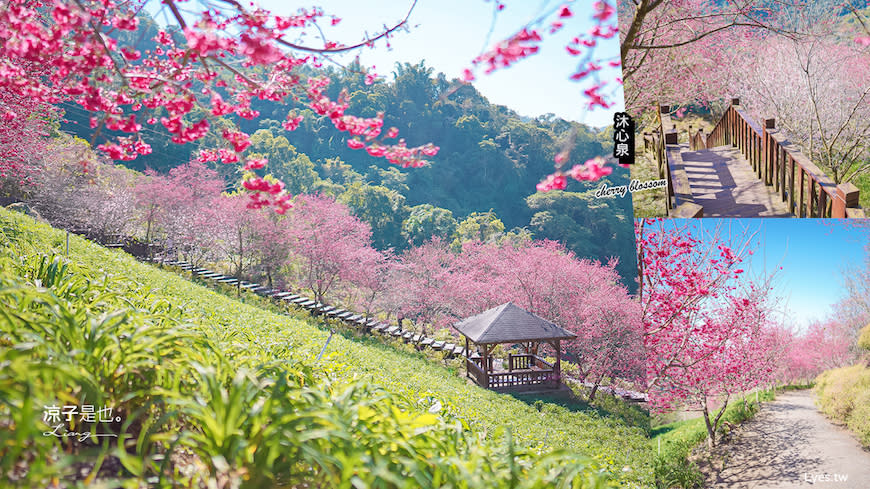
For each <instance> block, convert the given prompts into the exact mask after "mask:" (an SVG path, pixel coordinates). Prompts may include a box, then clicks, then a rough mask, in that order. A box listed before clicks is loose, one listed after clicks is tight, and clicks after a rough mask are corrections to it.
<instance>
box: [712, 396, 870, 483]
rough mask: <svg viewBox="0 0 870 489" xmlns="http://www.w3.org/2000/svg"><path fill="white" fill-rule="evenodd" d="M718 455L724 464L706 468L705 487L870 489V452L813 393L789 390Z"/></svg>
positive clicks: (718, 463)
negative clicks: (818, 405) (829, 415)
mask: <svg viewBox="0 0 870 489" xmlns="http://www.w3.org/2000/svg"><path fill="white" fill-rule="evenodd" d="M717 454H718V455H721V456H723V457H722V458H723V459H724V463H722V462H717V463H716V464H715V465H716V467H715V468H713V467H705V468H704V471H705V473H706V475H707V484H706V487H710V488H716V489H755V488H778V489H780V488H781V489H786V488H810V487H815V488H822V487H824V488H831V489H867V488H870V452H868V451H866V450H864V449H862V448H861V445H860V444H859V443H858V441H857V440H855V438H854V437H853V436H852V435H851V434H849V432H847V431H845V430H844V429H843V428H840V427H838V426H836V425H834V424H833V423H831V422H830V421H828V420H827V419H826V418H825V417H824V415H823V414H821V413H820V412H819V411H818V410H817V409H816V406H815V395H814V394H813V393H812V392H811V391H796V392H786V393H783V394H780V395H778V396H777V399H776V401H773V402H769V403H765V404H763V405H762V408H761V412H759V413H758V414H757V415H756V416H755V418H754V419H752V420H750V421H749V422H747V423H746V424H745V425H744V426H743V427H741V428H740V430H739V431H738V433H737V435H736V437H735V440H734V441H733V442H731V443H729V444H726V445H723V446H722V447H720V448H718V449H717ZM844 476H845V477H846V480H845V481H843V480H842V479H843V478H844Z"/></svg>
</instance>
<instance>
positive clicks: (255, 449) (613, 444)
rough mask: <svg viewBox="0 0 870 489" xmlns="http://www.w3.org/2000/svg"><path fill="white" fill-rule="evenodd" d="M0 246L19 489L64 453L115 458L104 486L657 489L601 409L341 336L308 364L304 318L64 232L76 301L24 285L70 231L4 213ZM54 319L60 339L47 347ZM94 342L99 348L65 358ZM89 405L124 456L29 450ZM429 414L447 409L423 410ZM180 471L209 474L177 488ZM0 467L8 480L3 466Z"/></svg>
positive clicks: (51, 471)
mask: <svg viewBox="0 0 870 489" xmlns="http://www.w3.org/2000/svg"><path fill="white" fill-rule="evenodd" d="M0 233H2V234H0V244H6V245H7V246H6V247H5V248H4V249H3V250H2V253H0V255H5V256H3V257H2V259H3V260H4V261H3V279H4V284H3V288H2V290H3V293H4V294H5V295H3V296H2V298H3V299H4V300H5V302H3V303H2V304H3V307H4V308H6V311H5V312H8V310H12V309H17V308H19V306H20V304H25V305H26V307H24V308H23V310H24V311H25V312H26V314H25V315H24V316H23V317H18V316H15V315H12V316H6V317H5V319H4V318H2V317H0V324H2V325H3V328H0V334H2V335H3V336H2V337H0V355H2V357H0V362H6V363H4V365H8V366H10V367H9V368H8V369H5V370H4V374H3V375H2V376H0V424H4V425H5V426H4V428H11V429H8V430H4V431H3V433H4V436H3V437H0V454H2V455H3V457H2V458H3V459H4V460H7V461H12V463H14V462H15V461H16V460H20V459H21V458H22V457H24V458H27V459H29V460H31V464H32V467H31V470H30V472H29V473H28V474H27V476H26V478H25V479H21V480H23V481H24V482H21V483H20V485H23V486H28V485H33V483H34V482H40V483H42V482H44V479H40V478H39V477H41V476H42V477H56V476H57V475H58V474H67V473H72V472H71V471H75V470H76V468H77V467H78V466H77V465H76V463H78V462H80V461H81V458H76V457H84V460H89V461H95V462H97V464H96V465H97V467H95V468H94V470H93V472H94V473H97V472H98V470H96V469H97V468H98V467H99V464H100V463H103V462H105V461H106V460H109V459H110V458H111V457H116V458H117V459H119V460H120V462H121V463H122V464H123V470H120V472H119V469H113V470H114V472H113V474H114V473H121V474H122V475H123V477H126V478H132V479H131V480H136V481H149V484H151V483H155V484H157V485H171V484H173V482H172V481H175V480H180V479H184V477H188V478H190V477H197V476H204V477H211V478H212V479H213V480H240V481H242V483H243V484H249V485H250V486H251V487H256V486H257V484H265V483H268V484H272V485H287V484H289V483H290V482H293V483H298V482H299V481H302V482H303V483H307V484H311V485H313V486H321V485H322V484H326V485H327V486H330V487H333V486H334V487H344V486H347V485H348V484H350V481H352V480H358V482H360V483H365V484H374V486H373V487H404V486H406V485H407V486H411V487H413V486H415V485H417V486H419V485H421V484H422V485H432V484H435V482H434V481H440V482H438V483H437V484H440V485H445V487H509V486H510V487H513V485H512V484H515V483H518V482H522V484H523V485H522V486H521V487H550V486H551V484H554V483H555V482H554V481H555V480H558V481H560V482H561V483H563V484H569V483H571V481H574V483H575V484H574V485H573V486H572V485H566V486H565V487H593V486H594V484H597V483H600V480H603V479H600V477H599V475H602V474H603V475H610V476H611V477H612V478H613V479H615V481H616V483H617V484H619V485H621V486H624V487H649V486H650V485H651V484H652V464H651V463H650V460H651V453H650V451H649V443H648V439H647V438H646V429H645V428H644V427H643V426H637V425H638V424H642V422H640V421H636V422H631V423H629V422H626V421H625V419H626V415H625V414H619V413H616V414H611V413H615V412H616V411H617V409H616V408H615V407H613V406H611V407H609V408H608V407H598V408H591V409H572V408H571V407H570V406H560V405H558V404H556V403H551V402H546V401H545V402H544V403H543V405H544V408H543V409H541V410H540V411H539V410H538V409H537V408H536V407H535V406H534V405H533V404H529V403H528V402H524V401H522V400H519V399H515V398H513V397H511V396H509V395H504V394H496V393H493V392H490V391H487V390H484V389H480V388H477V387H475V386H472V385H469V384H468V383H467V382H466V380H465V379H464V377H462V376H460V375H457V373H458V372H457V371H456V368H447V367H445V366H442V365H439V364H437V363H435V362H432V361H430V360H428V359H426V358H425V357H423V356H421V355H420V354H419V353H417V352H410V351H402V350H401V349H397V348H394V347H393V346H391V345H388V344H383V343H380V342H378V341H375V340H373V339H368V338H357V337H355V335H354V334H352V333H351V332H347V331H345V332H343V333H342V334H339V335H336V336H334V337H333V338H332V340H331V342H330V343H329V346H328V348H327V350H326V354H325V356H324V357H323V359H322V360H321V361H320V362H319V363H317V362H315V360H314V359H315V357H316V355H317V353H318V352H319V351H320V350H321V348H322V347H323V345H324V342H325V341H326V338H327V336H328V326H327V325H324V324H321V323H320V322H318V321H317V320H316V319H314V318H310V317H304V316H296V317H293V316H288V315H283V314H278V313H276V311H275V310H269V309H274V308H272V307H271V306H270V307H263V306H266V305H265V304H262V303H260V301H261V299H259V298H257V297H254V296H244V297H243V300H244V301H246V302H249V303H244V302H241V301H240V300H236V299H234V298H232V297H228V296H226V295H223V294H221V293H219V292H216V291H213V290H209V289H208V288H205V287H202V286H199V285H196V284H193V283H191V282H190V281H188V280H185V279H184V278H182V277H180V276H178V275H177V274H174V273H171V272H168V271H163V270H159V269H157V268H155V267H151V266H148V265H144V264H141V263H138V262H137V261H136V260H134V259H133V258H132V257H130V256H128V255H126V254H124V253H122V252H120V251H117V250H107V249H104V248H101V247H99V246H97V245H94V244H92V243H89V242H87V241H85V240H83V239H79V238H77V237H75V236H73V237H72V238H71V239H70V256H69V258H68V259H69V264H68V268H69V270H71V271H69V272H67V273H66V274H62V275H63V276H64V277H67V278H65V279H64V280H68V281H69V284H73V285H70V286H69V287H70V289H71V290H66V291H65V292H64V291H62V290H61V288H63V287H66V286H67V282H58V283H57V284H54V285H51V284H50V283H46V282H45V281H42V280H41V279H40V282H38V284H39V285H41V286H42V287H36V285H37V281H36V280H37V277H38V276H41V275H40V274H43V275H46V274H47V272H40V264H42V265H43V268H50V266H48V267H46V266H45V263H46V262H44V261H42V260H43V258H42V256H43V255H53V254H60V253H63V244H64V238H65V235H64V234H63V233H61V232H60V231H57V230H52V229H50V228H49V227H48V226H46V225H43V224H38V223H36V222H34V221H33V220H32V219H30V218H28V217H25V216H21V215H18V214H16V213H12V212H9V211H6V210H0ZM62 263H63V261H59V262H57V263H55V264H54V265H55V268H54V269H55V270H57V269H59V267H60V264H62ZM48 275H50V274H48ZM48 275H46V277H47V276H48ZM75 284H78V285H75ZM46 286H47V287H46ZM64 294H66V295H64ZM13 304H14V306H13ZM56 311H61V312H56ZM113 318H114V319H113ZM64 321H66V323H68V328H69V331H68V332H67V333H66V335H67V336H65V337H63V338H66V339H64V340H63V341H59V340H55V339H53V338H55V337H56V336H57V335H56V334H55V333H56V329H57V328H59V326H58V323H62V322H64ZM37 326H38V327H37ZM25 331H26V334H25V333H24V332H25ZM89 332H91V333H93V335H95V336H97V337H99V338H100V342H101V343H99V344H100V345H101V346H100V347H99V348H96V347H94V348H92V346H87V348H85V347H84V346H83V347H82V348H78V349H71V348H72V345H73V343H75V341H79V339H80V338H82V337H84V338H88V334H90V333H89ZM74 338H78V339H75V340H74ZM131 338H136V339H137V340H138V339H141V341H140V342H137V343H132V339H131ZM89 341H90V340H87V341H85V340H81V343H82V345H90V343H89ZM34 345H37V346H34ZM137 345H138V346H137ZM48 359H52V361H51V362H49V361H48ZM61 359H63V361H60V360H61ZM109 359H111V362H109ZM64 362H66V363H64ZM112 362H114V363H112ZM61 365H63V366H64V367H63V368H61V367H60V366H61ZM110 367H111V368H110ZM6 372H8V373H11V375H7V374H6ZM16 374H20V375H16ZM22 379H24V380H22ZM71 386H72V387H71ZM37 394H38V395H37ZM52 396H53V397H52ZM31 398H32V399H31ZM83 398H84V399H87V400H88V401H89V402H90V401H91V400H93V402H94V403H100V402H111V403H114V404H115V405H116V407H117V408H118V410H119V412H121V413H123V415H124V416H125V421H123V422H122V423H124V426H122V427H117V426H116V427H114V428H123V429H124V430H126V432H127V433H128V434H130V436H131V438H130V439H128V440H127V442H126V444H125V446H126V449H124V450H122V449H120V448H119V447H112V446H108V445H104V446H101V447H90V448H88V449H87V450H84V449H82V450H83V451H82V453H78V452H77V450H79V448H78V447H74V446H72V445H70V443H69V441H68V440H67V441H64V442H63V443H61V442H58V441H56V440H54V439H52V438H45V437H39V436H37V433H36V430H38V429H39V419H38V418H40V417H41V416H42V410H41V408H40V409H36V408H35V407H36V406H40V404H39V403H40V402H52V399H59V400H60V402H74V401H76V400H78V402H81V400H82V399H83ZM28 399H30V400H28ZM342 399H345V401H342V402H343V404H342V402H339V401H340V400H342ZM436 404H440V405H441V406H442V407H441V409H440V410H438V411H436V415H430V414H428V411H429V409H430V407H432V406H434V405H436ZM300 416H302V418H304V419H303V420H300V419H297V418H299V417H300ZM634 416H635V417H637V415H634ZM210 419H217V420H220V421H221V422H219V423H217V424H215V423H213V422H208V420H210ZM300 423H301V424H300ZM30 425H32V426H31V427H30V428H27V429H25V427H26V426H30ZM294 426H295V428H293V427H294ZM28 430H29V431H28ZM305 440H307V441H305ZM294 443H296V445H294ZM300 447H301V448H300ZM60 450H65V451H66V452H69V453H71V457H72V458H70V457H60V456H58V453H59V451H60ZM300 450H301V451H300ZM587 456H588V457H589V458H588V459H587V458H586V457H587ZM191 460H192V461H191ZM484 460H485V461H486V462H484ZM184 461H188V462H190V463H188V464H187V465H188V466H194V467H196V466H198V465H197V464H199V465H200V466H204V468H205V470H202V468H200V469H199V470H193V472H194V475H190V474H183V473H182V474H180V473H178V471H179V467H184V466H185V464H184V463H183V462H184ZM373 464H374V465H373ZM372 467H374V468H372ZM363 468H372V469H371V470H368V469H367V471H365V472H363ZM0 470H2V471H4V472H5V475H6V476H7V479H13V477H11V475H15V474H14V470H15V468H14V467H13V466H8V465H4V466H0ZM106 470H108V469H106ZM106 470H104V471H103V472H106ZM171 470H175V473H169V472H168V471H171ZM469 471H471V472H469ZM572 471H573V472H572ZM103 472H99V473H100V477H103V475H104V474H103ZM203 474H204V475H203ZM2 475H3V474H2V473H0V476H2ZM572 475H573V476H576V477H573V476H572ZM18 476H20V474H19V475H18ZM18 476H16V477H18ZM221 478H223V479H221ZM354 478H356V479H354ZM433 478H434V479H433ZM511 481H513V482H511ZM596 481H598V482H596ZM437 484H436V485H437Z"/></svg>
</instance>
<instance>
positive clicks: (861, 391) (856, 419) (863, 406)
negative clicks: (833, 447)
mask: <svg viewBox="0 0 870 489" xmlns="http://www.w3.org/2000/svg"><path fill="white" fill-rule="evenodd" d="M815 391H816V394H817V395H818V404H819V408H820V409H821V411H822V412H823V413H825V415H827V416H828V417H830V418H832V419H834V420H835V421H837V422H839V423H841V424H843V425H845V426H846V427H847V428H848V429H849V430H850V431H852V432H853V433H855V435H856V436H857V437H858V441H860V442H861V444H862V445H864V446H865V447H868V448H870V367H868V366H866V365H863V364H857V365H852V366H851V367H842V368H836V369H833V370H828V371H826V372H823V373H822V374H821V375H819V376H818V377H817V378H816V387H815Z"/></svg>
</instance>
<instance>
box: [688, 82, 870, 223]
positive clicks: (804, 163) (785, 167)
mask: <svg viewBox="0 0 870 489" xmlns="http://www.w3.org/2000/svg"><path fill="white" fill-rule="evenodd" d="M689 140H690V145H691V146H692V149H693V150H697V149H703V148H705V147H706V148H707V149H709V148H715V147H717V146H726V145H731V146H735V147H737V148H738V149H739V150H740V152H741V153H742V154H743V157H744V158H746V160H747V161H748V162H749V163H750V164H751V165H752V169H753V171H754V172H755V175H756V176H757V177H758V178H759V179H760V180H761V181H762V182H764V184H765V185H768V186H772V187H773V190H774V191H775V192H776V193H777V194H779V196H780V198H781V199H782V201H783V202H788V209H789V212H790V213H791V214H792V215H794V216H796V217H834V218H842V217H864V211H863V210H862V209H861V208H860V207H859V204H858V198H859V192H858V188H857V187H855V186H854V185H853V184H851V183H841V184H839V185H837V184H836V183H835V182H834V181H833V180H832V179H831V178H830V177H828V176H827V175H826V174H825V173H824V172H823V171H822V170H821V169H820V168H819V167H818V166H816V165H815V164H814V163H813V162H812V161H810V159H809V158H808V157H807V156H806V155H805V154H803V153H802V152H801V151H800V149H799V148H798V147H797V146H796V145H795V144H793V143H791V142H790V141H789V140H788V139H787V138H786V136H785V134H784V133H783V132H782V131H781V130H779V129H776V120H775V119H765V120H764V124H763V127H762V125H759V124H758V123H756V122H755V121H754V120H752V118H751V117H750V116H749V115H748V114H747V113H746V112H745V111H744V110H743V109H742V108H741V107H740V99H739V98H733V99H731V104H730V105H729V106H728V109H726V110H725V113H724V114H722V117H721V118H720V119H719V121H718V122H717V123H716V126H715V127H714V128H713V130H712V131H711V132H710V134H709V136H706V137H703V133H702V131H700V130H699V131H698V132H697V133H692V132H691V130H690V134H689ZM702 142H703V146H702V145H701V144H702Z"/></svg>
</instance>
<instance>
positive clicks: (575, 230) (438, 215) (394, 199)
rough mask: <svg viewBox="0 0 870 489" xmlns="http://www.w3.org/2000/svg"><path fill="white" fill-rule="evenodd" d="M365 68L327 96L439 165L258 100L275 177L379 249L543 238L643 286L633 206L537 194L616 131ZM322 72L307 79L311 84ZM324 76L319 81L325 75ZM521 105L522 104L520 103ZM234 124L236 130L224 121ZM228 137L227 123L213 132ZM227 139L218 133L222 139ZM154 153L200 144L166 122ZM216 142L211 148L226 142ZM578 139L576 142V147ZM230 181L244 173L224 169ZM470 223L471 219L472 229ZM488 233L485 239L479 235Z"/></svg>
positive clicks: (263, 142)
mask: <svg viewBox="0 0 870 489" xmlns="http://www.w3.org/2000/svg"><path fill="white" fill-rule="evenodd" d="M358 68H359V67H358V66H353V65H351V66H349V67H348V68H347V69H345V70H336V69H327V70H325V73H326V74H327V75H328V76H329V77H330V78H331V80H332V82H331V83H330V86H329V90H328V92H329V93H328V95H329V96H330V97H331V98H333V99H336V98H338V96H339V94H340V93H341V92H342V91H346V93H347V99H348V101H349V104H350V107H349V109H348V112H349V113H353V114H355V115H359V116H363V117H373V116H375V115H376V114H377V113H378V112H383V113H384V114H385V123H384V127H385V128H389V127H396V128H398V129H399V135H400V137H403V138H405V139H406V140H407V143H408V145H409V146H415V145H419V144H425V143H427V142H432V143H434V144H436V145H438V146H440V148H441V149H440V151H439V153H438V155H437V156H436V157H434V158H432V164H431V165H429V166H427V167H423V168H409V169H403V168H398V167H395V166H391V165H389V164H388V163H386V162H385V161H384V160H383V159H379V158H373V157H371V156H369V155H368V154H367V153H366V152H365V151H362V150H353V149H350V148H349V147H348V146H347V139H346V134H343V133H340V132H338V131H336V130H335V128H334V127H332V124H331V122H330V121H329V119H328V118H326V117H317V116H316V115H315V114H313V113H312V112H311V110H310V109H307V108H304V107H303V106H302V105H301V104H299V105H298V106H296V107H293V106H285V105H279V104H276V103H273V102H269V101H263V100H255V101H254V102H252V104H251V108H252V109H253V110H255V111H257V112H259V117H256V118H253V119H251V120H245V119H238V120H236V121H235V122H237V123H238V124H240V126H241V128H242V129H243V130H244V131H247V132H249V133H252V134H253V137H252V138H251V140H252V143H253V144H252V146H251V149H250V150H249V151H252V152H255V153H260V154H262V155H263V156H265V157H266V158H268V160H269V164H268V166H267V167H266V169H265V172H268V173H271V174H273V175H275V176H277V177H279V178H281V179H282V180H283V181H284V182H285V183H286V184H287V187H288V189H289V190H290V191H291V192H293V193H313V192H321V193H326V194H331V195H334V196H336V197H337V198H338V199H339V200H341V201H342V202H344V203H346V204H347V205H349V206H350V207H351V208H352V209H353V211H354V212H355V213H356V214H357V215H358V216H359V217H361V218H363V219H365V220H366V221H368V222H369V223H370V224H371V226H372V228H373V234H374V242H375V244H376V245H377V246H378V247H380V248H382V249H383V248H388V247H392V248H395V249H399V250H400V249H403V248H405V247H407V245H408V242H409V241H411V242H414V243H420V242H422V241H424V240H426V239H429V238H430V237H431V236H432V235H433V234H434V235H440V236H442V237H444V238H447V239H450V240H454V241H456V242H457V244H458V243H461V242H462V241H463V240H467V239H475V238H477V239H480V238H483V239H490V240H491V239H500V238H501V237H503V236H506V235H507V236H514V237H516V236H520V237H522V236H530V235H532V236H534V237H535V238H538V239H545V238H548V239H554V240H558V241H560V242H562V243H564V244H565V245H566V246H567V247H568V248H570V249H571V250H573V251H574V252H575V253H577V254H578V255H579V256H581V257H588V258H594V259H598V260H601V261H606V260H607V259H608V258H610V257H613V256H618V257H621V262H622V263H621V264H620V266H619V270H620V273H621V274H622V276H623V278H624V280H625V282H626V284H627V285H629V286H633V285H634V274H635V270H634V264H633V263H629V262H628V261H629V260H631V258H632V257H633V253H632V250H633V229H632V223H631V200H630V198H628V197H626V198H616V199H596V198H595V197H594V195H593V194H594V189H595V188H597V187H598V186H600V184H601V181H599V182H592V183H585V184H584V183H579V182H575V181H573V180H572V181H570V182H569V185H568V189H567V191H565V192H560V191H551V192H548V193H546V194H540V193H538V194H536V193H535V184H536V183H538V182H539V181H540V180H541V179H542V178H543V177H544V176H545V175H546V174H548V173H550V172H552V168H553V166H552V164H553V163H552V162H553V158H554V156H555V155H556V153H558V152H559V151H560V150H562V149H563V148H564V147H566V146H568V145H570V147H571V148H572V149H571V158H570V160H569V162H568V163H567V167H568V168H570V167H571V166H572V165H574V164H575V163H582V162H584V161H585V160H586V159H588V158H591V157H594V156H598V155H606V154H608V153H609V152H610V148H609V144H610V143H609V133H608V132H607V131H597V130H595V129H590V128H588V127H585V126H583V125H581V124H577V123H571V122H567V121H564V120H562V119H559V118H556V117H554V116H553V115H551V114H548V115H543V116H540V117H537V118H535V119H531V118H526V117H521V116H519V115H518V114H516V113H515V112H513V111H512V110H510V109H508V108H506V107H504V106H499V105H494V104H491V103H489V102H488V101H487V99H486V98H485V97H483V96H482V95H481V94H480V93H479V92H478V91H477V90H476V89H475V88H474V87H473V86H472V85H468V84H462V83H459V82H457V81H456V80H448V79H447V78H446V77H445V75H444V74H442V73H435V72H434V70H433V69H432V68H431V67H428V66H426V65H425V62H424V61H421V62H419V63H417V64H407V63H406V64H403V65H397V66H396V67H395V71H394V75H395V76H394V80H393V81H389V82H384V81H381V82H375V83H374V84H372V85H366V84H365V76H364V75H363V74H362V73H361V70H359V69H358ZM311 74H314V73H305V72H303V73H302V74H301V76H306V75H311ZM318 74H321V73H318ZM518 96H520V95H518ZM63 108H64V109H68V110H67V113H66V119H67V121H66V122H64V124H63V127H62V128H63V129H64V130H66V131H68V132H71V133H73V134H76V135H78V136H81V137H83V138H85V139H90V138H91V137H92V134H91V131H92V130H91V129H90V125H89V124H88V119H87V116H86V115H85V114H84V112H83V111H82V110H81V109H77V108H75V107H69V106H64V107H63ZM289 113H294V114H303V113H304V115H305V116H306V117H305V118H304V119H303V121H302V123H301V125H300V126H299V128H298V129H296V130H295V131H292V132H288V131H285V130H284V129H283V128H282V126H281V122H283V121H284V120H285V119H286V118H287V116H288V114H289ZM226 123H227V124H229V121H226ZM212 127H213V128H215V127H216V128H218V129H220V127H221V121H218V122H217V123H213V124H212ZM218 132H219V131H218ZM144 135H145V138H146V140H147V141H148V142H149V143H150V144H151V145H152V147H153V148H154V151H153V153H152V154H150V155H147V156H144V157H140V158H139V159H137V160H135V161H132V162H128V164H127V166H129V167H131V168H133V169H137V170H144V169H146V168H151V169H154V170H157V171H159V172H166V171H168V170H169V169H171V168H173V167H175V166H177V165H179V164H182V163H184V162H187V161H189V160H190V158H191V156H192V155H195V154H196V151H197V150H198V149H199V147H197V146H194V145H183V146H179V145H176V144H174V143H172V142H170V141H169V137H168V134H167V133H165V132H164V131H163V130H162V127H161V126H159V125H155V126H152V128H149V129H147V130H146V131H144ZM216 138H217V137H216V136H215V137H211V136H208V137H206V138H204V139H203V140H202V143H201V144H202V146H204V147H205V146H209V145H215V144H217V139H216ZM569 140H570V141H569ZM216 169H217V170H218V171H221V172H223V174H224V176H225V177H227V180H228V181H229V182H235V181H236V180H237V179H238V175H232V174H229V173H228V172H232V171H236V168H235V167H234V166H223V165H220V164H218V167H216ZM627 178H628V177H627V171H626V170H623V169H622V168H619V167H617V168H616V169H615V170H614V173H613V175H611V176H610V177H608V179H606V180H607V181H609V182H620V183H622V182H624V181H625V180H626V179H627ZM464 221H467V222H464ZM481 227H483V228H486V229H487V230H488V231H487V232H482V231H480V228H481Z"/></svg>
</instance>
